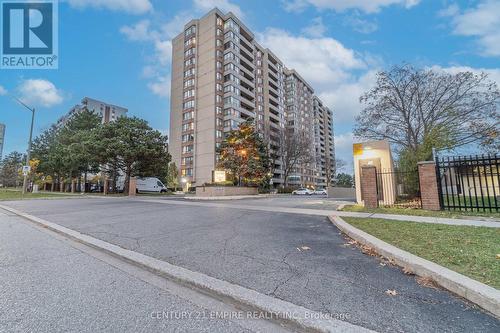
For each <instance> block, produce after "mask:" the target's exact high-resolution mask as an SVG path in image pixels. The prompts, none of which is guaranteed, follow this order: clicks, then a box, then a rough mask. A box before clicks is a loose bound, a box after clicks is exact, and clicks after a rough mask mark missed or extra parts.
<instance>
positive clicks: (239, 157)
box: [218, 122, 271, 185]
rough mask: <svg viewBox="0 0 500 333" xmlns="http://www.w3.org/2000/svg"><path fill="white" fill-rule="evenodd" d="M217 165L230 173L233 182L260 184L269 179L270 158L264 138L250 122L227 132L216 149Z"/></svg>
mask: <svg viewBox="0 0 500 333" xmlns="http://www.w3.org/2000/svg"><path fill="white" fill-rule="evenodd" d="M218 153H219V154H220V160H219V163H218V167H219V168H222V169H225V170H227V171H229V172H230V173H231V175H232V176H233V178H234V182H235V183H238V185H241V184H242V182H243V183H245V184H254V185H262V184H264V183H265V182H266V181H268V180H269V177H270V176H269V173H270V172H271V159H270V157H269V152H268V149H267V146H266V144H265V143H264V140H262V138H261V137H260V135H259V133H258V132H257V131H256V130H255V127H254V126H253V125H252V124H251V123H250V122H245V123H242V124H240V126H239V127H238V129H237V130H233V131H231V132H229V133H228V135H227V137H226V138H225V140H224V141H223V142H222V144H221V146H220V148H219V149H218Z"/></svg>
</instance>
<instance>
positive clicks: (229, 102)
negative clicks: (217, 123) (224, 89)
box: [224, 96, 240, 107]
mask: <svg viewBox="0 0 500 333" xmlns="http://www.w3.org/2000/svg"><path fill="white" fill-rule="evenodd" d="M224 106H236V107H239V106H240V100H239V99H237V98H236V97H234V96H229V97H226V98H224Z"/></svg>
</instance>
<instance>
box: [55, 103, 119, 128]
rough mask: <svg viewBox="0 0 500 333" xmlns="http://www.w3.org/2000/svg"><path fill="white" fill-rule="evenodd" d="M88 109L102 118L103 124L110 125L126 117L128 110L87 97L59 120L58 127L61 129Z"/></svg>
mask: <svg viewBox="0 0 500 333" xmlns="http://www.w3.org/2000/svg"><path fill="white" fill-rule="evenodd" d="M84 109H87V110H89V111H92V112H94V113H96V114H98V115H99V116H101V117H102V123H103V124H105V123H109V122H110V121H114V120H116V119H118V118H119V117H122V116H125V115H126V113H127V112H128V109H126V108H123V107H121V106H116V105H113V104H109V103H106V102H102V101H98V100H96V99H92V98H88V97H85V98H84V99H82V103H81V104H78V105H75V106H74V107H73V108H71V110H69V112H68V113H66V114H65V115H64V116H62V117H61V118H59V120H58V121H57V123H56V127H57V128H60V127H63V126H64V125H66V123H67V122H68V121H69V120H70V119H71V118H72V117H73V116H75V115H76V114H78V113H80V112H82V110H84Z"/></svg>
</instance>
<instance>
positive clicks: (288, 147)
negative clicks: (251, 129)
mask: <svg viewBox="0 0 500 333" xmlns="http://www.w3.org/2000/svg"><path fill="white" fill-rule="evenodd" d="M311 147H312V146H311V140H310V138H309V137H308V136H307V134H306V133H305V132H303V131H294V130H293V129H290V128H283V129H281V131H280V135H279V148H278V156H280V157H281V162H282V163H281V166H282V170H283V176H284V178H285V179H284V185H285V187H286V186H288V177H289V176H290V174H291V173H292V172H293V171H294V170H295V169H296V168H298V167H300V166H303V165H305V164H307V163H311V162H312V161H313V154H312V153H313V152H312V148H311Z"/></svg>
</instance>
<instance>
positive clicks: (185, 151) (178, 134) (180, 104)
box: [169, 9, 334, 186]
mask: <svg viewBox="0 0 500 333" xmlns="http://www.w3.org/2000/svg"><path fill="white" fill-rule="evenodd" d="M172 49H173V50H172V85H171V110H170V142H169V151H170V153H171V155H172V159H173V161H174V162H175V163H176V164H177V165H178V166H179V169H180V174H181V177H183V178H185V179H186V180H187V181H188V182H189V183H190V184H192V185H194V186H200V185H203V184H204V183H210V182H212V179H213V171H214V170H215V169H216V165H217V160H218V156H217V153H216V152H217V148H218V146H219V145H220V143H221V142H222V140H223V139H224V135H225V133H227V132H229V131H231V130H233V129H236V128H238V125H239V124H240V123H242V122H244V121H247V120H251V121H253V122H254V123H255V127H256V129H257V130H258V131H259V133H261V135H262V136H263V138H264V139H265V140H266V142H267V143H268V145H269V149H270V151H271V152H272V153H273V154H274V155H276V154H275V153H277V152H278V151H279V145H280V135H281V133H283V131H284V130H285V129H287V130H289V131H301V132H303V133H305V134H306V135H307V136H308V137H309V138H310V140H309V141H310V143H311V147H310V150H311V152H312V153H313V154H314V156H313V158H312V159H311V161H310V162H308V163H305V164H303V165H300V167H297V168H296V169H295V170H293V174H292V175H291V176H290V177H289V179H288V183H290V184H295V185H312V186H322V185H326V181H327V176H326V175H329V174H331V173H333V171H334V170H333V169H331V170H326V169H328V168H331V167H332V166H333V164H332V163H329V162H328V161H330V158H334V155H333V153H332V154H331V155H330V151H332V152H333V128H332V124H333V123H332V122H333V119H332V113H331V111H330V110H329V109H328V108H326V107H325V106H323V103H322V102H321V101H320V100H319V98H318V97H316V96H314V90H313V88H312V87H311V86H310V85H309V84H308V83H307V82H306V81H305V80H304V79H303V78H302V77H301V76H300V75H299V74H298V73H297V72H296V71H295V70H293V69H287V68H286V66H285V64H283V62H282V61H281V60H280V59H279V58H278V57H277V56H276V55H275V54H274V53H273V52H272V51H271V50H269V49H266V48H264V47H262V46H261V45H259V43H257V41H256V40H255V37H254V35H253V33H252V32H251V31H250V30H249V29H248V28H247V27H246V26H245V25H244V24H243V23H242V22H241V21H240V20H239V19H238V18H237V17H236V16H235V15H234V14H232V13H228V14H224V13H222V12H221V11H220V10H218V9H214V10H212V11H210V12H209V13H208V14H206V15H205V16H203V17H202V18H200V19H197V20H192V21H190V22H188V23H187V24H186V25H185V27H184V31H183V32H182V33H181V34H179V35H178V36H177V37H175V38H174V39H173V41H172ZM304 51H305V52H306V50H304ZM318 117H319V118H318ZM318 136H321V138H319V137H318ZM330 148H331V150H330ZM273 183H274V185H275V186H278V185H280V184H283V183H284V179H283V170H282V161H281V160H280V158H279V156H278V158H276V159H275V161H274V173H273Z"/></svg>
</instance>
